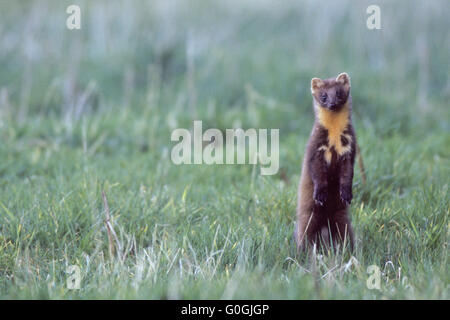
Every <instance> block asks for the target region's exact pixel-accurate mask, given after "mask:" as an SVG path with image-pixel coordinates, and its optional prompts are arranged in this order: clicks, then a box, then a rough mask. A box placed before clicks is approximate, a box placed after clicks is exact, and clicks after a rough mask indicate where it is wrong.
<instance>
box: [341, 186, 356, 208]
mask: <svg viewBox="0 0 450 320" xmlns="http://www.w3.org/2000/svg"><path fill="white" fill-rule="evenodd" d="M352 198H353V194H352V188H351V187H341V201H342V202H343V203H344V204H346V205H350V203H351V202H352Z"/></svg>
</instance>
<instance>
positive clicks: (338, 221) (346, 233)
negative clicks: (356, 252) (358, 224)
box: [330, 209, 355, 251]
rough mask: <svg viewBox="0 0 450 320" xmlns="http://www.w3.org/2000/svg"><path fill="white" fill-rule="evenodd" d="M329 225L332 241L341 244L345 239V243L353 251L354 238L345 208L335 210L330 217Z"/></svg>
mask: <svg viewBox="0 0 450 320" xmlns="http://www.w3.org/2000/svg"><path fill="white" fill-rule="evenodd" d="M330 227H331V228H330V229H331V230H332V239H333V243H335V244H338V243H341V244H343V243H344V241H345V243H346V244H348V245H349V246H350V250H351V251H353V248H354V245H355V239H354V234H353V228H352V224H351V222H350V219H349V217H348V212H347V210H345V209H344V210H339V211H337V212H336V213H335V214H334V216H333V218H332V221H331V225H330Z"/></svg>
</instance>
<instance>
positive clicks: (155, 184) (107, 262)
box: [0, 0, 450, 299]
mask: <svg viewBox="0 0 450 320" xmlns="http://www.w3.org/2000/svg"><path fill="white" fill-rule="evenodd" d="M71 4H77V5H79V6H80V7H81V25H82V29H81V30H68V29H67V28H66V19H67V17H68V14H67V13H66V8H67V6H69V5H71ZM372 4H376V5H379V6H380V8H381V27H382V29H381V30H369V29H368V28H367V27H366V20H367V18H368V16H369V15H368V14H367V13H366V9H367V7H368V6H369V5H372ZM449 16H450V6H449V3H448V1H447V0H442V1H437V0H436V1H434V0H432V1H426V2H423V1H395V2H393V1H329V2H322V1H291V0H288V1H268V0H263V1H256V0H251V1H237V0H229V1H136V0H133V1H95V2H94V1H6V0H1V1H0V66H1V69H0V137H1V144H0V159H2V160H1V161H0V275H1V279H0V297H8V298H37V297H38V298H71V297H76V298H85V297H90V298H98V297H102V298H136V297H138V298H167V297H168V298H221V297H225V298H380V297H388V298H429V297H431V298H447V299H448V297H449V292H448V285H449V273H448V270H447V268H446V265H447V258H448V239H449V232H448V227H449V224H448V215H449V206H448V203H449V201H448V200H449V197H448V176H449V173H450V172H449V157H450V148H449V145H450V133H449V129H450V128H449V116H450V114H449V106H448V101H449V98H450V82H449V61H450V59H449V58H450V57H449V52H450V51H449V49H450V48H449V44H450V32H449V31H450V20H449V18H448V17H449ZM344 71H345V72H347V73H348V74H349V75H350V77H351V81H352V96H353V117H354V125H355V127H356V132H357V135H358V139H359V144H360V146H361V150H362V154H363V156H364V160H365V164H366V169H367V175H368V181H367V184H365V185H363V184H361V176H360V172H359V170H358V169H355V170H356V171H355V181H354V194H355V198H354V201H353V204H352V216H353V223H354V225H355V230H356V234H357V238H358V245H357V251H356V253H355V254H354V258H355V259H356V261H358V264H350V265H353V267H348V268H346V267H345V266H346V265H347V263H348V262H349V261H354V260H348V259H349V258H348V257H347V256H346V258H345V259H344V255H343V256H339V255H338V256H335V255H331V256H329V257H325V258H324V257H322V258H320V259H319V258H317V257H315V258H312V259H310V260H309V261H308V262H307V263H306V266H304V267H303V266H301V265H299V264H298V263H297V262H296V261H297V260H296V259H295V249H294V246H293V244H292V242H291V235H292V229H293V221H294V217H295V204H296V185H297V181H298V178H299V175H300V168H301V162H302V157H303V151H304V147H305V144H306V141H307V138H308V136H309V132H310V130H311V127H312V122H313V111H312V101H311V95H310V88H309V87H310V80H311V78H312V77H322V78H327V77H334V76H336V75H337V74H339V73H340V72H344ZM193 120H203V128H204V130H205V129H206V128H208V127H211V128H219V129H226V128H233V127H243V128H245V129H246V128H278V129H280V171H279V173H278V174H277V175H275V176H269V177H262V176H259V175H258V174H256V175H255V174H252V170H253V168H252V166H249V165H246V166H245V165H236V166H175V165H174V164H172V163H171V161H170V149H171V147H172V146H173V144H174V143H172V142H171V141H170V134H171V132H172V130H173V129H175V128H191V127H192V121H193ZM256 172H259V170H257V171H256ZM101 190H105V192H106V194H107V195H108V199H109V202H110V203H109V206H110V208H111V215H112V221H113V225H114V226H115V228H116V232H117V233H118V237H119V240H118V242H119V243H120V250H119V251H120V252H119V254H118V256H117V255H116V256H110V255H109V253H108V248H109V242H108V238H107V235H106V229H105V226H104V223H103V220H104V206H103V203H102V198H101ZM115 246H118V244H117V243H116V245H115ZM316 258H317V259H316ZM321 259H322V260H321ZM324 259H325V260H324ZM344 260H345V261H344ZM71 264H77V265H80V266H81V268H82V270H83V281H82V289H81V290H80V291H71V290H67V288H66V286H65V280H66V276H67V275H66V273H65V268H66V266H67V265H71ZM370 264H375V265H378V266H380V268H382V269H383V268H384V270H385V273H384V274H383V277H384V278H383V279H384V280H386V284H385V286H384V289H383V290H381V291H372V290H368V289H367V288H366V286H365V279H366V274H365V267H366V266H368V265H370ZM336 265H337V266H339V267H338V268H336ZM355 265H357V266H355ZM386 266H388V267H386ZM349 268H350V269H349ZM386 268H387V269H386ZM391 269H393V270H394V271H392V270H391ZM311 270H318V271H317V272H316V273H314V272H311ZM348 270H350V271H348ZM386 270H387V271H386ZM389 270H390V271H389ZM399 270H401V272H400V271H399ZM389 272H391V273H392V272H393V274H390V273H389ZM402 272H403V273H402ZM400 273H402V275H407V276H408V279H409V284H410V285H409V287H408V286H406V285H405V284H404V282H402V279H403V277H402V276H401V275H400ZM330 279H331V280H332V281H330ZM317 284H318V285H317ZM383 284H384V282H383ZM411 288H413V289H411Z"/></svg>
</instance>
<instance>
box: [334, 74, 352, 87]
mask: <svg viewBox="0 0 450 320" xmlns="http://www.w3.org/2000/svg"><path fill="white" fill-rule="evenodd" d="M336 82H340V83H341V84H343V85H348V86H349V87H350V77H349V75H348V74H347V73H345V72H342V73H341V74H339V75H338V76H337V78H336Z"/></svg>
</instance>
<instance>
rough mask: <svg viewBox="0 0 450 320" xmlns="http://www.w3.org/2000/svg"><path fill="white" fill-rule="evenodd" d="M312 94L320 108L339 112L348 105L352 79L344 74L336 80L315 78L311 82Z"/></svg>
mask: <svg viewBox="0 0 450 320" xmlns="http://www.w3.org/2000/svg"><path fill="white" fill-rule="evenodd" d="M311 93H312V95H313V97H314V100H315V103H316V105H318V106H319V107H322V108H325V109H328V110H331V111H339V110H341V109H342V107H343V106H344V105H345V104H346V102H347V99H348V96H349V95H350V77H349V76H348V74H346V73H345V72H344V73H341V74H340V75H338V76H337V78H336V79H333V78H330V79H324V80H322V79H319V78H313V79H312V80H311Z"/></svg>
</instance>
